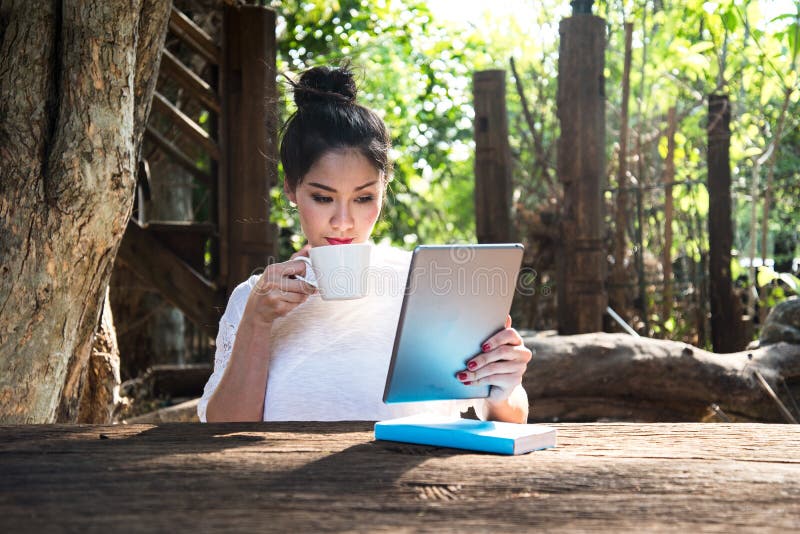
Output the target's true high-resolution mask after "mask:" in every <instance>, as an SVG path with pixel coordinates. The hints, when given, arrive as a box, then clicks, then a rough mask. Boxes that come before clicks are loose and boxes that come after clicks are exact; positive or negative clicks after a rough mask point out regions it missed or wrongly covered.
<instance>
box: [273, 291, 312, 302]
mask: <svg viewBox="0 0 800 534" xmlns="http://www.w3.org/2000/svg"><path fill="white" fill-rule="evenodd" d="M307 298H308V295H307V294H305V293H294V292H292V291H279V293H278V299H279V300H281V301H283V302H288V303H290V304H300V303H303V302H305V301H306V299H307Z"/></svg>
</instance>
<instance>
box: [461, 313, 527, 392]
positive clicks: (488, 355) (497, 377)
mask: <svg viewBox="0 0 800 534" xmlns="http://www.w3.org/2000/svg"><path fill="white" fill-rule="evenodd" d="M481 349H482V350H483V353H481V354H479V355H477V356H475V357H474V358H472V359H471V360H469V361H468V362H467V369H465V370H464V371H460V372H458V373H456V378H458V379H459V380H460V381H461V382H462V383H463V384H466V385H490V386H492V388H491V389H490V390H489V399H488V400H489V402H495V403H496V402H502V401H505V400H507V399H508V397H509V396H510V395H511V393H512V392H513V391H514V388H516V387H517V386H519V385H520V384H521V383H522V375H524V374H525V370H526V369H527V368H528V362H529V361H531V357H532V356H533V353H532V352H531V351H530V350H528V348H527V347H525V345H524V344H523V342H522V337H520V335H519V332H517V331H516V330H515V329H513V328H511V316H510V315H509V316H508V317H506V325H505V328H504V329H503V330H501V331H499V332H498V333H496V334H495V335H493V336H492V337H490V338H489V339H487V340H486V341H485V342H484V344H483V346H482V347H481Z"/></svg>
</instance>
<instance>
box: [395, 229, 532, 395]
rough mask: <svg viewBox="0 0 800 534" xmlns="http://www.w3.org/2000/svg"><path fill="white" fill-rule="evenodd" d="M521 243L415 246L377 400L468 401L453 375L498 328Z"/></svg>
mask: <svg viewBox="0 0 800 534" xmlns="http://www.w3.org/2000/svg"><path fill="white" fill-rule="evenodd" d="M522 251H523V246H522V245H521V244H519V243H511V244H487V245H421V246H418V247H417V248H416V249H415V250H414V253H413V255H412V257H411V266H410V268H409V271H408V280H407V281H406V290H405V294H404V296H403V306H402V308H401V311H400V320H399V321H398V324H397V333H396V334H395V338H394V349H393V350H392V360H391V363H390V364H389V372H388V375H387V377H386V388H385V389H384V392H383V402H385V403H398V402H417V401H430V400H448V399H474V398H484V397H488V396H489V386H485V385H484V386H465V385H463V384H462V383H461V381H459V380H458V379H457V378H456V373H457V372H459V371H463V370H464V369H466V363H467V361H469V360H470V359H471V358H472V357H474V356H475V355H477V354H479V353H480V352H481V345H482V344H483V343H484V342H485V341H486V340H487V339H488V338H490V337H491V336H492V335H493V334H495V333H497V332H498V331H500V330H502V329H503V328H504V327H505V320H506V316H507V315H508V312H509V310H510V309H511V301H512V299H513V298H514V292H515V289H516V286H517V275H518V274H519V268H520V265H521V263H522Z"/></svg>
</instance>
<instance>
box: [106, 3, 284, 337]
mask: <svg viewBox="0 0 800 534" xmlns="http://www.w3.org/2000/svg"><path fill="white" fill-rule="evenodd" d="M222 21H223V23H222V29H221V39H220V41H221V46H219V45H217V44H216V43H215V42H214V41H213V40H212V38H211V37H210V36H209V35H208V34H207V33H206V32H204V31H203V30H202V29H201V28H200V27H198V26H197V25H196V24H195V23H194V22H193V21H192V20H191V19H190V18H189V17H188V16H186V15H185V14H184V13H182V12H180V11H179V10H177V9H175V8H174V7H173V10H172V13H171V16H170V20H169V35H168V37H169V40H170V41H175V40H177V41H178V42H180V44H181V45H182V46H181V47H180V48H181V51H182V56H187V54H189V55H195V56H199V58H201V60H197V57H195V61H194V62H193V63H195V64H198V63H199V64H203V63H205V65H206V67H207V68H204V69H203V71H204V72H205V73H206V78H208V79H204V78H203V77H201V76H200V75H199V74H198V73H196V72H194V71H193V70H192V69H191V68H189V66H187V65H186V63H184V62H183V61H181V59H180V58H179V57H178V56H177V55H176V54H174V53H172V52H170V51H169V50H167V49H166V48H165V50H164V53H163V55H162V59H161V66H160V70H159V77H160V78H167V79H168V80H170V81H171V82H172V83H174V84H177V85H178V86H180V88H181V89H182V90H183V94H184V95H188V97H189V98H188V99H187V101H188V102H191V103H192V106H191V111H187V109H183V110H182V109H179V107H178V106H177V105H176V104H175V103H173V102H171V101H170V100H169V99H168V98H167V97H166V96H165V95H164V94H162V93H161V92H158V90H157V91H156V93H155V94H154V96H153V104H152V111H151V116H150V119H149V121H148V125H147V129H146V133H145V142H146V143H147V144H148V146H149V147H153V148H154V149H155V150H157V151H158V152H159V153H160V154H161V155H162V156H164V157H166V158H169V159H170V160H171V161H172V162H173V163H175V164H176V165H178V166H179V167H180V168H181V169H183V170H185V171H186V172H187V173H189V175H191V177H192V178H193V180H194V181H195V182H196V183H195V186H196V187H199V188H203V189H204V190H205V191H206V195H205V198H207V199H208V202H209V205H208V208H209V209H208V210H207V211H208V213H209V214H210V217H209V218H210V220H208V221H154V220H148V219H147V217H146V215H147V203H148V201H149V200H150V197H149V195H150V191H149V182H150V172H149V165H148V162H147V161H141V162H140V165H139V185H138V186H137V196H136V204H135V206H134V215H133V216H132V217H131V219H130V221H129V222H128V227H127V229H126V232H125V235H124V237H123V240H122V244H121V245H120V249H119V254H118V260H119V261H121V262H122V263H124V264H125V265H126V266H127V267H128V268H130V269H131V270H132V271H133V272H134V273H135V274H136V275H137V276H138V277H140V278H141V279H142V280H143V281H144V282H145V283H147V284H148V285H150V286H152V287H154V288H156V289H157V290H158V292H159V293H160V294H161V295H162V296H163V298H164V299H165V300H167V301H168V302H170V303H171V304H172V305H174V306H175V307H177V308H178V309H180V310H181V311H182V312H183V313H184V315H185V316H186V317H188V318H189V319H190V320H191V321H192V322H193V323H195V324H196V325H197V326H199V327H200V328H202V329H203V331H205V332H206V333H207V334H209V335H211V336H212V337H213V336H214V335H215V334H216V330H217V325H218V320H219V317H220V315H221V314H222V311H223V309H224V306H225V302H226V300H227V297H228V295H229V294H230V292H231V291H232V290H233V288H235V287H236V285H237V284H238V283H240V282H242V281H244V280H245V279H246V278H247V277H248V276H249V275H250V274H252V273H253V272H254V271H256V270H257V269H259V268H263V267H264V266H265V265H266V264H267V262H268V261H269V259H270V258H271V257H274V256H275V255H276V251H277V231H276V229H275V228H274V227H273V225H271V224H270V223H269V209H270V206H269V198H270V193H269V191H270V188H271V187H272V186H273V185H274V184H275V183H276V180H277V129H278V125H277V117H278V112H277V87H276V69H275V58H276V43H275V12H274V11H272V10H270V9H267V8H265V7H260V6H255V5H253V6H250V5H236V6H230V5H226V6H225V7H224V8H223V12H222ZM162 81H163V80H162ZM198 110H200V111H199V113H198ZM190 115H191V116H190ZM200 115H206V120H204V121H201V120H200ZM201 122H202V123H203V125H201ZM165 124H166V125H167V127H165V126H164V125H165ZM186 147H191V149H192V150H191V151H190V152H192V153H193V154H197V153H201V154H204V155H205V156H207V158H205V157H204V158H203V159H206V161H207V162H208V164H207V165H199V164H198V161H197V160H198V158H197V157H191V156H190V155H189V154H187V150H186V149H185V148H186Z"/></svg>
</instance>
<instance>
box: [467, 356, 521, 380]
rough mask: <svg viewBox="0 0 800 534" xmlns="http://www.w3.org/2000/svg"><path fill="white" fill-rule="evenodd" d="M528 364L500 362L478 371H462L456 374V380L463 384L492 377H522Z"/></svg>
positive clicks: (515, 361) (512, 361)
mask: <svg viewBox="0 0 800 534" xmlns="http://www.w3.org/2000/svg"><path fill="white" fill-rule="evenodd" d="M527 367H528V366H527V363H526V362H524V361H522V360H499V361H496V362H492V363H490V364H488V365H485V366H483V367H481V368H480V369H478V370H476V371H461V372H459V373H456V378H458V379H459V380H461V381H462V382H476V381H478V380H480V379H482V378H485V377H487V376H491V375H502V374H516V375H519V376H520V377H521V376H522V375H523V374H525V369H527Z"/></svg>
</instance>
